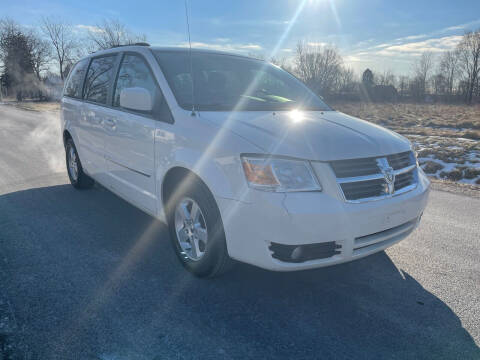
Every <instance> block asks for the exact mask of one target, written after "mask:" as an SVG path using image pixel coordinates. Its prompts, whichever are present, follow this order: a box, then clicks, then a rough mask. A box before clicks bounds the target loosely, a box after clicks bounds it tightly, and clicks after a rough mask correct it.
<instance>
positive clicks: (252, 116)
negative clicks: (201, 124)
mask: <svg viewBox="0 0 480 360" xmlns="http://www.w3.org/2000/svg"><path fill="white" fill-rule="evenodd" d="M200 117H201V118H204V119H206V120H209V121H212V122H214V123H215V124H217V125H218V126H220V127H222V128H227V129H229V130H230V131H232V132H233V133H235V134H237V135H238V136H240V137H242V138H244V139H246V140H247V141H249V142H250V143H253V144H254V145H256V146H257V147H259V148H261V149H262V150H263V151H265V153H266V154H272V155H283V156H291V157H297V158H302V159H308V160H318V161H331V160H341V159H353V158H363V157H374V156H382V155H389V154H394V153H399V152H403V151H408V150H409V149H410V142H409V141H408V140H407V139H406V138H405V137H403V136H401V135H399V134H397V133H395V132H393V131H390V130H387V129H385V128H383V127H381V126H378V125H375V124H372V123H370V122H367V121H364V120H361V119H358V118H355V117H353V116H349V115H346V114H343V113H340V112H337V111H306V112H301V113H298V112H297V113H292V112H287V111H281V112H254V111H251V112H249V111H242V112H235V113H233V112H213V111H212V112H201V114H200Z"/></svg>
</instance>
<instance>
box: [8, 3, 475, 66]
mask: <svg viewBox="0 0 480 360" xmlns="http://www.w3.org/2000/svg"><path fill="white" fill-rule="evenodd" d="M136 4H137V5H136V6H135V9H133V10H132V9H131V8H129V5H128V4H126V3H118V2H115V1H112V0H107V1H104V2H103V3H102V6H98V4H96V3H95V2H93V1H91V0H87V1H84V2H82V3H79V2H74V1H71V0H69V1H63V2H62V1H57V0H41V1H34V0H25V1H21V2H17V3H10V4H6V5H4V11H3V16H6V17H8V18H11V19H12V20H14V21H16V22H18V23H19V24H21V25H23V26H26V27H34V28H36V27H38V26H39V22H40V19H41V18H42V17H43V16H50V17H54V18H60V19H62V20H64V21H67V22H68V23H70V24H71V25H72V26H73V27H74V29H75V32H76V33H77V34H78V35H79V36H80V37H83V36H85V37H86V36H87V34H88V31H89V30H90V31H96V30H97V26H98V25H99V24H100V23H101V22H102V21H103V20H104V19H118V20H119V21H121V22H122V23H124V24H125V25H126V27H127V28H128V29H129V30H131V31H133V32H134V33H137V34H145V35H146V37H147V42H148V43H149V44H151V45H152V46H186V45H187V44H188V35H187V30H186V18H185V7H184V2H183V1H181V2H175V3H171V2H170V3H167V2H165V1H160V2H153V1H151V0H144V1H140V2H137V3H136ZM276 4H278V6H274V7H272V6H271V2H269V1H268V0H257V1H255V2H253V1H251V0H247V1H243V2H241V3H232V4H230V3H229V4H224V3H220V4H217V3H215V2H214V1H212V0H207V1H202V2H199V1H188V7H189V20H190V32H191V41H192V47H194V48H199V49H214V50H222V51H227V52H234V53H241V54H244V55H251V54H254V55H257V56H258V55H261V56H264V57H265V58H266V59H270V58H272V57H275V58H277V59H286V60H287V61H289V62H291V61H292V59H293V57H294V55H295V47H296V44H297V43H298V42H299V41H304V42H306V43H307V44H309V45H313V46H324V45H333V46H335V47H337V48H338V49H339V51H340V54H341V55H342V57H343V60H344V63H345V65H346V66H347V67H350V68H352V69H353V70H354V71H355V73H356V74H357V75H359V74H361V73H362V72H363V71H364V70H365V69H366V68H370V69H372V70H373V71H374V72H377V73H381V72H385V71H391V72H392V73H393V74H395V75H402V74H410V73H411V70H412V63H413V61H414V60H415V59H416V58H417V57H418V56H419V55H420V54H421V53H422V52H424V51H430V52H432V53H433V54H438V53H441V52H443V51H445V50H452V49H454V48H455V46H456V45H457V43H458V42H459V41H460V39H461V37H462V35H463V34H464V33H465V31H468V30H472V31H473V30H476V29H477V28H479V27H480V17H476V16H474V15H472V14H475V13H476V14H478V13H480V2H477V3H472V2H469V1H460V2H457V3H452V2H449V1H440V2H439V1H437V2H435V3H433V2H422V3H418V2H413V1H411V0H409V1H405V2H402V3H399V4H397V3H396V4H391V3H387V2H381V1H378V0H368V1H365V2H362V3H361V4H359V3H350V2H347V1H344V0H302V1H292V0H280V1H277V2H276ZM433 4H434V5H435V6H434V7H433V6H432V5H433ZM146 9H148V11H146ZM252 9H253V10H252ZM152 14H155V15H152ZM357 29H362V31H357Z"/></svg>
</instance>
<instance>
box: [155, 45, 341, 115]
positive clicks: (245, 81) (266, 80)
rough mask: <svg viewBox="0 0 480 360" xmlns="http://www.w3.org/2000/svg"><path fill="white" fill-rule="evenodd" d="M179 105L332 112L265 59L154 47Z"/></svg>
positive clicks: (301, 85)
mask: <svg viewBox="0 0 480 360" xmlns="http://www.w3.org/2000/svg"><path fill="white" fill-rule="evenodd" d="M154 54H155V57H156V58H157V60H158V62H159V64H160V67H161V68H162V71H163V73H164V75H165V77H166V79H167V81H168V83H169V85H170V88H171V89H172V91H173V93H174V95H175V98H176V99H177V102H178V104H179V105H180V106H181V107H182V108H183V109H186V110H190V109H192V103H193V102H195V109H197V110H204V111H231V110H243V111H275V110H277V111H278V110H290V109H304V110H318V111H322V110H331V109H330V108H329V107H328V105H326V104H325V103H324V102H323V101H322V100H321V99H320V98H319V97H318V96H317V95H315V94H314V93H313V92H312V91H311V90H309V89H308V88H307V87H306V86H305V85H304V84H303V83H302V82H300V81H299V80H297V79H296V78H295V77H294V76H292V75H291V74H289V73H288V72H286V71H284V70H282V69H280V68H278V67H276V66H273V65H271V64H269V63H267V62H264V61H260V60H255V59H249V58H243V57H239V56H233V55H223V54H209V53H199V52H193V53H192V69H193V74H194V94H193V95H194V96H193V99H194V101H193V99H192V77H191V71H190V70H191V67H190V58H189V53H188V52H181V51H161V50H160V51H158V50H157V51H154Z"/></svg>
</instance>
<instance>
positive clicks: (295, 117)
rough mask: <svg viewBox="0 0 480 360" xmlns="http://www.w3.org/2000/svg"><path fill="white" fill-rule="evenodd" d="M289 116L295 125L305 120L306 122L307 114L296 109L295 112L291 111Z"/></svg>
mask: <svg viewBox="0 0 480 360" xmlns="http://www.w3.org/2000/svg"><path fill="white" fill-rule="evenodd" d="M288 116H289V117H290V119H291V120H292V122H293V123H294V124H296V123H299V122H302V121H303V120H305V114H304V113H303V111H300V110H298V109H294V110H292V111H290V112H289V113H288Z"/></svg>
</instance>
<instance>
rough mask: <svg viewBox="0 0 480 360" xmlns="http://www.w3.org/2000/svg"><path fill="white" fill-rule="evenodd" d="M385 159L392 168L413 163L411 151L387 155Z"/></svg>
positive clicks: (399, 167) (413, 158) (401, 167)
mask: <svg viewBox="0 0 480 360" xmlns="http://www.w3.org/2000/svg"><path fill="white" fill-rule="evenodd" d="M387 160H388V163H389V164H390V166H391V167H392V168H393V169H394V170H398V169H403V168H405V167H407V166H409V165H412V164H415V157H414V155H413V153H412V152H411V151H405V152H403V153H400V154H394V155H388V156H387Z"/></svg>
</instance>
